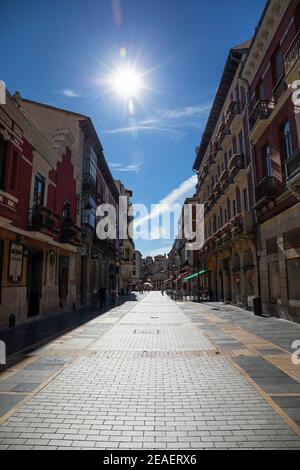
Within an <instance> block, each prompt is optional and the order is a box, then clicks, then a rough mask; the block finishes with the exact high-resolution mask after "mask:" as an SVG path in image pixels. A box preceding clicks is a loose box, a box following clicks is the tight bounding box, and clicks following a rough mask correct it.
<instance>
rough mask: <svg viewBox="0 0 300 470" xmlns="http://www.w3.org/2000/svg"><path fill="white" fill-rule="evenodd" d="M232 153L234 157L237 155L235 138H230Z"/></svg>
mask: <svg viewBox="0 0 300 470" xmlns="http://www.w3.org/2000/svg"><path fill="white" fill-rule="evenodd" d="M232 152H233V154H234V155H235V154H237V141H236V137H235V136H233V138H232Z"/></svg>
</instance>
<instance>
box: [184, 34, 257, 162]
mask: <svg viewBox="0 0 300 470" xmlns="http://www.w3.org/2000/svg"><path fill="white" fill-rule="evenodd" d="M249 46H250V41H246V42H244V43H243V44H240V45H238V46H235V47H233V48H232V49H230V51H229V54H228V57H227V61H226V64H225V67H224V70H223V74H222V77H221V81H220V84H219V87H218V90H217V93H216V96H215V99H214V102H213V105H212V108H211V111H210V115H209V118H208V121H207V125H206V128H205V131H204V133H203V136H202V139H201V142H200V146H199V147H198V149H197V154H196V158H195V161H194V164H193V170H196V171H198V170H199V168H200V164H201V161H202V159H203V157H204V155H205V152H206V150H207V148H208V145H209V142H210V140H211V138H212V135H213V133H214V130H215V128H216V125H217V122H218V120H219V116H220V114H221V111H222V108H223V106H224V103H225V101H226V98H227V95H228V92H229V90H230V87H231V85H232V82H233V79H234V77H235V74H236V71H237V69H238V66H239V64H240V60H241V58H242V56H243V55H244V54H245V53H247V52H248V51H249Z"/></svg>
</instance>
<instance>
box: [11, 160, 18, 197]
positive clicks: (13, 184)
mask: <svg viewBox="0 0 300 470" xmlns="http://www.w3.org/2000/svg"><path fill="white" fill-rule="evenodd" d="M18 160H19V155H18V153H17V152H14V153H13V157H12V169H11V176H10V189H12V190H13V191H16V189H17V173H18Z"/></svg>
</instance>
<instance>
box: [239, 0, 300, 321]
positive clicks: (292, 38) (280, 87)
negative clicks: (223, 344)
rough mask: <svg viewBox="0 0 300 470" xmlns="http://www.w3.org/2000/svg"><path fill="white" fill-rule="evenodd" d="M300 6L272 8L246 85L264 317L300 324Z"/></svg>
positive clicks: (294, 1)
mask: <svg viewBox="0 0 300 470" xmlns="http://www.w3.org/2000/svg"><path fill="white" fill-rule="evenodd" d="M299 67H300V2H299V0H285V1H277V0H272V1H269V2H267V5H266V8H265V10H264V12H263V15H262V18H261V20H260V23H259V26H258V28H257V30H256V34H255V37H254V38H253V41H252V44H251V48H250V52H249V56H248V59H247V62H246V64H245V67H244V70H243V77H244V79H245V81H246V82H247V84H248V86H249V90H248V96H249V123H250V133H249V140H250V142H251V144H252V156H253V167H254V185H255V195H254V196H255V197H254V199H255V200H254V207H255V210H256V216H257V223H258V231H259V244H258V255H259V258H260V260H259V266H260V283H261V298H262V306H263V311H264V312H265V313H269V314H271V315H275V316H280V317H283V318H288V319H291V320H295V321H298V322H299V321H300V283H299V276H300V203H299V198H300V189H299V188H300V151H299V142H300V140H299V137H300V132H299V131H300V117H299V97H298V92H297V89H299V83H300V82H299Z"/></svg>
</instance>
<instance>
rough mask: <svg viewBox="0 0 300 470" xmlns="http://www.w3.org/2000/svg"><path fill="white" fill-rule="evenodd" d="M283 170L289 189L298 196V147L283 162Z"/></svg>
mask: <svg viewBox="0 0 300 470" xmlns="http://www.w3.org/2000/svg"><path fill="white" fill-rule="evenodd" d="M285 171H286V180H287V185H288V187H289V189H290V190H291V191H292V192H294V193H296V195H297V196H300V149H298V150H297V151H296V152H295V153H294V154H293V155H292V156H291V157H290V158H289V159H288V160H287V161H286V162H285Z"/></svg>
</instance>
